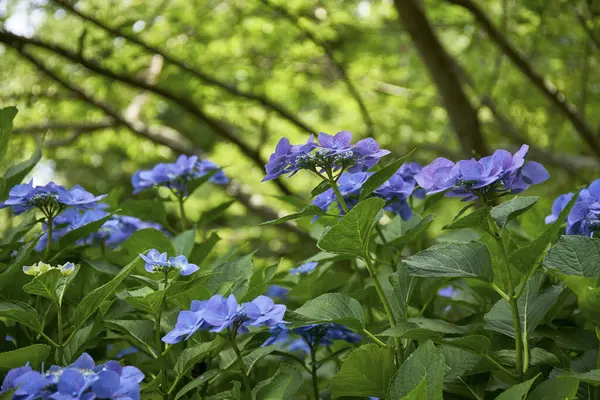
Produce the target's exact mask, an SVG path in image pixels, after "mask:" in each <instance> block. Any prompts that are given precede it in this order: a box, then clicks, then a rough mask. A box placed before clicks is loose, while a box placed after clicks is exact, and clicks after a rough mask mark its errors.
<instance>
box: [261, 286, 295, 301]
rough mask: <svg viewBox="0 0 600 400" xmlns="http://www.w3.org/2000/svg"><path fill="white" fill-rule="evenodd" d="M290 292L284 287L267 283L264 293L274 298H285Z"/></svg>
mask: <svg viewBox="0 0 600 400" xmlns="http://www.w3.org/2000/svg"><path fill="white" fill-rule="evenodd" d="M289 292H290V289H287V288H284V287H283V286H279V285H269V287H268V288H267V290H266V292H265V295H266V296H269V297H272V298H273V297H274V298H281V299H283V298H285V297H286V296H287V294H288V293H289Z"/></svg>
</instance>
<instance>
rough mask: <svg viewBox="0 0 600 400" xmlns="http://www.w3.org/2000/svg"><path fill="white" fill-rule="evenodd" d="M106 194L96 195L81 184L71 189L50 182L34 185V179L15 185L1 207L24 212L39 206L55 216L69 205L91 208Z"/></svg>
mask: <svg viewBox="0 0 600 400" xmlns="http://www.w3.org/2000/svg"><path fill="white" fill-rule="evenodd" d="M104 197H106V195H101V196H94V195H93V194H91V193H89V192H87V191H86V190H85V189H83V188H82V187H81V186H79V185H77V186H75V187H73V189H71V190H67V189H66V188H65V187H64V186H61V185H57V184H56V183H54V182H50V183H48V184H46V185H44V186H33V180H30V181H29V182H28V183H24V184H20V185H15V186H14V187H13V188H12V189H11V190H10V191H9V192H8V200H6V201H4V202H3V203H0V208H5V207H12V209H13V212H14V213H15V214H17V215H18V214H22V213H24V212H25V211H29V210H31V209H33V208H38V209H39V210H40V211H42V212H43V213H44V215H46V216H47V217H51V218H54V217H55V216H56V215H58V214H59V213H60V212H61V211H63V210H64V209H65V208H67V207H76V208H90V207H93V206H94V205H96V203H97V202H98V201H100V200H101V199H103V198H104Z"/></svg>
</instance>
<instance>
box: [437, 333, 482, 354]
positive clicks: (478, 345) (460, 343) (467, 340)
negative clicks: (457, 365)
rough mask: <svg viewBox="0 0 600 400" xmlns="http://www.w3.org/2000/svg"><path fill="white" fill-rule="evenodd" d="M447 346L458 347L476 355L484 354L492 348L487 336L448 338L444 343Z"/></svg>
mask: <svg viewBox="0 0 600 400" xmlns="http://www.w3.org/2000/svg"><path fill="white" fill-rule="evenodd" d="M444 343H446V344H448V345H449V346H456V347H460V348H461V349H466V350H471V351H474V352H476V353H480V354H485V353H487V351H488V349H489V348H490V347H491V346H492V341H491V340H490V339H488V337H487V336H483V335H470V336H464V337H460V338H456V339H454V338H449V339H446V341H445V342H444Z"/></svg>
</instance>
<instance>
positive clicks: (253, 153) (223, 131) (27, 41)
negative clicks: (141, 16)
mask: <svg viewBox="0 0 600 400" xmlns="http://www.w3.org/2000/svg"><path fill="white" fill-rule="evenodd" d="M0 42H1V43H5V44H6V45H8V46H10V47H13V48H15V49H17V50H21V49H22V47H23V46H27V45H33V46H36V47H41V48H43V49H46V50H49V51H51V52H53V53H55V54H58V55H60V56H62V57H64V58H66V59H67V60H70V61H72V62H75V63H78V64H81V65H82V66H84V67H85V68H87V69H88V70H90V71H93V72H95V73H97V74H99V75H102V76H105V77H107V78H110V79H113V80H116V81H119V82H122V83H125V84H127V85H129V86H132V87H135V88H138V89H144V90H147V91H149V92H152V93H155V94H157V95H159V96H161V97H163V98H165V99H168V100H171V101H172V102H174V103H175V104H178V105H179V106H180V107H181V108H183V109H184V110H186V111H187V112H189V113H190V114H191V115H193V116H194V117H196V118H197V119H199V120H200V121H202V122H204V123H205V124H206V125H208V126H209V127H210V128H211V129H212V130H213V131H214V132H215V133H216V134H217V135H219V136H221V137H223V138H224V139H226V140H228V141H229V142H231V143H232V144H234V145H235V146H236V147H238V148H239V149H240V150H241V151H242V153H243V154H244V155H245V156H247V157H248V158H250V160H252V161H253V162H254V164H255V165H257V166H258V167H259V168H261V169H262V168H263V167H264V165H265V161H264V160H263V159H262V157H261V156H260V153H259V152H258V151H257V150H256V149H253V148H252V147H250V146H249V145H248V144H247V143H245V142H244V141H243V140H241V139H240V138H239V137H238V136H237V135H236V134H235V133H233V132H232V131H231V130H230V129H229V128H228V127H227V126H225V125H224V124H222V123H221V122H220V121H218V120H216V119H214V118H212V117H210V116H208V115H207V114H206V113H205V112H204V110H202V109H201V108H200V107H198V106H197V105H196V104H195V103H194V102H193V101H192V100H190V99H188V98H186V97H182V96H179V95H177V94H175V93H173V92H172V91H170V90H167V89H164V88H161V87H159V86H155V85H152V84H150V83H147V82H145V81H143V80H141V79H138V78H135V77H132V76H129V75H125V74H121V73H117V72H115V71H112V70H110V69H107V68H104V67H102V66H100V64H98V63H97V62H94V61H92V60H89V59H87V58H84V57H81V56H80V55H78V54H76V53H74V52H72V51H70V50H68V49H66V48H64V47H62V46H59V45H57V44H54V43H50V42H46V41H43V40H40V39H35V38H27V37H24V36H19V35H15V34H12V33H9V32H0ZM273 182H274V183H275V185H276V186H277V187H278V188H279V189H280V191H281V192H282V193H284V194H288V195H289V194H291V193H292V192H291V191H290V189H289V188H288V187H287V185H285V184H284V183H283V182H282V181H281V180H280V179H276V180H273Z"/></svg>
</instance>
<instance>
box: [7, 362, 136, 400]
mask: <svg viewBox="0 0 600 400" xmlns="http://www.w3.org/2000/svg"><path fill="white" fill-rule="evenodd" d="M143 379H144V374H143V373H142V372H141V371H140V370H139V369H137V368H135V367H130V366H127V367H121V365H120V364H119V363H118V362H116V361H108V362H107V363H105V364H100V365H98V366H96V365H95V363H94V360H93V359H92V358H91V357H90V356H89V355H88V354H87V353H84V354H82V355H81V357H79V358H78V359H77V360H76V361H75V362H74V363H73V364H71V365H69V366H67V367H61V366H57V365H53V366H52V367H50V368H49V369H48V371H46V372H45V373H40V372H38V371H33V370H32V369H31V368H30V367H29V364H27V365H25V366H24V367H20V368H15V369H13V370H11V371H9V372H8V374H7V375H6V378H5V379H4V382H3V383H2V388H1V391H0V393H4V392H7V391H9V390H14V389H16V391H15V393H14V394H13V397H12V398H13V399H15V400H34V399H52V400H67V399H69V400H71V399H80V400H93V399H121V400H139V399H140V387H139V384H140V382H141V381H142V380H143Z"/></svg>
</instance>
